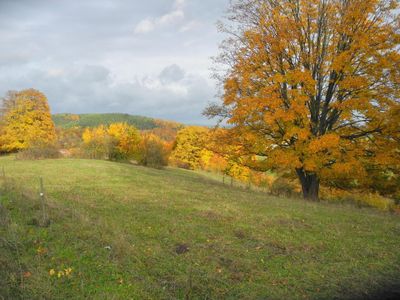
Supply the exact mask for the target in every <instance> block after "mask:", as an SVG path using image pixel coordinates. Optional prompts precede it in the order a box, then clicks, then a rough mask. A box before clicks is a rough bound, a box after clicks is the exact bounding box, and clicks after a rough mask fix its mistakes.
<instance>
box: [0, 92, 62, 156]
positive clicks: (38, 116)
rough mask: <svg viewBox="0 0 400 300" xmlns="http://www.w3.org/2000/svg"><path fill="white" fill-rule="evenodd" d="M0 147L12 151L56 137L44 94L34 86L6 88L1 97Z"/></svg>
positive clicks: (5, 150) (48, 141) (47, 141)
mask: <svg viewBox="0 0 400 300" xmlns="http://www.w3.org/2000/svg"><path fill="white" fill-rule="evenodd" d="M0 131H1V132H0V149H1V151H3V152H14V151H18V150H22V149H26V148H28V147H30V146H32V145H33V144H38V143H42V144H48V143H52V142H54V141H55V139H56V133H55V128H54V123H53V121H52V119H51V114H50V108H49V105H48V102H47V98H46V96H45V95H44V94H43V93H41V92H39V91H38V90H34V89H27V90H23V91H20V92H9V93H8V94H7V96H6V97H5V98H4V99H3V108H2V116H1V125H0Z"/></svg>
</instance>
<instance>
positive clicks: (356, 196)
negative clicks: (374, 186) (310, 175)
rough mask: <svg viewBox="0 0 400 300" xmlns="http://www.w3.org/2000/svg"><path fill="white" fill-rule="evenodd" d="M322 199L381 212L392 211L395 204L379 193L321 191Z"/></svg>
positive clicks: (337, 190) (336, 190)
mask: <svg viewBox="0 0 400 300" xmlns="http://www.w3.org/2000/svg"><path fill="white" fill-rule="evenodd" d="M321 199H323V200H327V201H333V202H341V203H345V202H350V203H353V204H356V205H357V206H358V207H375V208H378V209H381V210H392V209H393V207H394V206H395V202H394V201H393V200H391V199H389V198H385V197H383V196H381V195H379V194H378V193H368V192H363V191H360V190H351V191H346V190H339V189H325V188H323V189H321Z"/></svg>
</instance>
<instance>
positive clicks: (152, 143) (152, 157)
mask: <svg viewBox="0 0 400 300" xmlns="http://www.w3.org/2000/svg"><path fill="white" fill-rule="evenodd" d="M139 164H141V165H143V166H147V167H152V168H156V169H161V168H163V167H164V166H166V165H167V164H168V153H167V151H166V148H165V145H164V143H163V142H162V141H161V140H160V139H159V138H157V137H156V136H155V135H147V136H144V137H143V140H142V143H141V146H140V158H139Z"/></svg>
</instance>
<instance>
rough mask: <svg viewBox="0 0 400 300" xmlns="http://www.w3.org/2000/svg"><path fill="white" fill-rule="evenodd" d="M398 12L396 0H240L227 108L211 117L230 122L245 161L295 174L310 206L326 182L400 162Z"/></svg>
mask: <svg viewBox="0 0 400 300" xmlns="http://www.w3.org/2000/svg"><path fill="white" fill-rule="evenodd" d="M396 8H397V2H396V1H389V0H330V1H328V0H245V1H234V2H233V4H232V6H231V9H230V15H229V18H228V20H229V21H228V22H231V23H228V24H229V26H225V27H223V28H225V29H226V32H227V33H230V37H229V38H228V39H227V40H226V41H225V42H224V43H223V44H222V48H223V52H222V55H221V56H220V57H219V62H221V63H223V64H225V66H226V68H225V69H223V70H224V72H223V73H222V76H221V79H222V80H223V83H224V93H223V104H222V105H218V104H215V105H211V106H209V107H208V108H207V109H206V111H205V114H206V115H208V116H209V117H216V116H219V117H222V118H225V119H226V120H227V123H228V124H229V125H230V129H229V130H230V138H231V141H230V143H232V144H236V145H238V146H239V149H240V150H241V152H240V153H239V154H238V155H241V156H242V157H248V158H251V157H254V155H258V156H261V157H265V158H266V159H263V160H259V161H258V162H254V161H251V159H249V162H250V163H252V164H253V165H255V164H258V167H264V168H283V169H289V168H290V169H292V170H293V171H294V172H295V173H296V174H297V176H298V178H299V180H300V183H301V186H302V191H303V195H304V198H307V199H318V192H319V185H320V180H321V178H322V179H324V178H327V177H329V176H337V175H340V176H342V175H346V176H359V177H366V175H367V174H366V172H365V165H366V164H373V165H375V166H377V167H381V168H384V167H385V166H386V167H387V166H388V165H399V158H398V154H399V144H398V134H399V133H398V132H399V131H398V130H399V129H398V124H399V123H398V121H399V119H398V111H399V83H400V82H399V78H400V77H399V72H400V55H399V53H398V45H399V22H398V20H396V18H397V13H396V11H395V9H396ZM220 74H221V73H220ZM396 120H397V121H396ZM396 138H397V140H396Z"/></svg>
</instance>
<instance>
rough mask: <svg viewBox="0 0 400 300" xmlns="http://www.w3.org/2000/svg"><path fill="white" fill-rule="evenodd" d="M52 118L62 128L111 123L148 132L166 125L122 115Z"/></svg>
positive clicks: (55, 115) (141, 117)
mask: <svg viewBox="0 0 400 300" xmlns="http://www.w3.org/2000/svg"><path fill="white" fill-rule="evenodd" d="M52 118H53V121H54V123H55V125H56V126H57V127H61V128H72V127H96V126H99V125H109V124H111V123H117V122H124V123H128V124H130V125H133V126H135V127H136V128H138V129H140V130H146V129H154V128H158V127H160V123H164V121H160V120H157V119H153V118H149V117H143V116H134V115H129V114H121V113H105V114H54V115H53V116H52ZM165 122H167V121H165ZM171 123H172V122H171ZM176 125H178V124H176Z"/></svg>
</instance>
